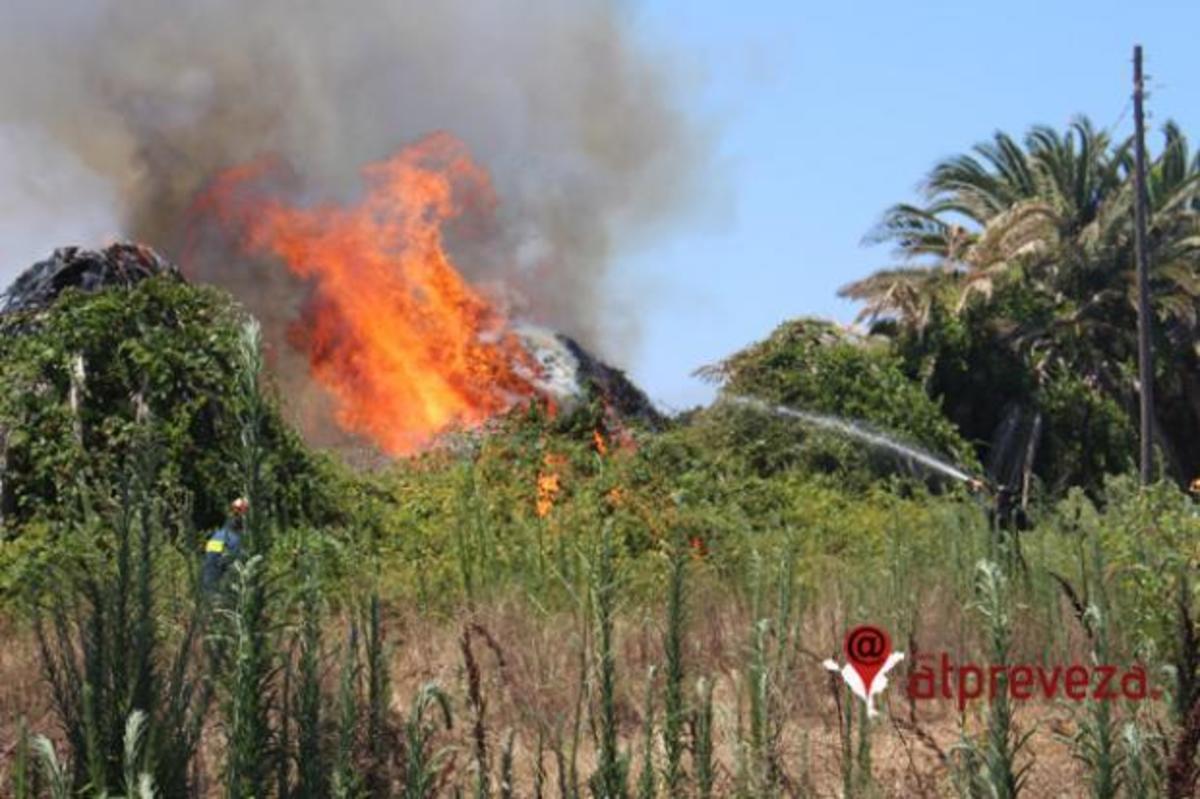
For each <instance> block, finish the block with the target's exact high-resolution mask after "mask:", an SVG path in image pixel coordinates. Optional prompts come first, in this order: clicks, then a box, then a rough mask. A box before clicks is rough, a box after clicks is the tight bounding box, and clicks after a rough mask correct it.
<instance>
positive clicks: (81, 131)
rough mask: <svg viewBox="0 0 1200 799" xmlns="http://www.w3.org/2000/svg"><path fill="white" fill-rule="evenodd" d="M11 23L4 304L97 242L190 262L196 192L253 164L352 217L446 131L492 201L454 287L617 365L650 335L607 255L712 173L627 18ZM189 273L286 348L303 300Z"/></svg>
mask: <svg viewBox="0 0 1200 799" xmlns="http://www.w3.org/2000/svg"><path fill="white" fill-rule="evenodd" d="M3 13H4V17H5V20H4V22H5V24H4V25H3V26H2V28H0V177H2V178H3V179H2V180H0V209H5V208H9V207H21V208H24V209H25V210H24V212H23V213H24V214H25V217H22V218H23V219H25V221H24V222H23V223H22V230H21V231H20V232H19V233H18V232H17V231H15V230H13V229H11V227H12V226H10V227H0V281H3V282H4V283H6V282H7V279H8V278H11V277H12V276H13V274H15V271H16V270H18V269H19V268H21V267H22V266H24V265H25V264H26V263H28V261H29V260H30V259H31V258H32V257H33V256H40V255H43V254H48V252H49V250H50V249H51V248H52V247H53V246H56V245H60V244H68V243H83V244H92V243H96V242H95V241H94V239H95V238H96V237H97V236H99V235H101V233H104V234H112V235H122V236H127V237H131V238H134V239H137V240H139V241H142V242H145V243H148V244H150V245H152V246H154V247H156V248H159V249H160V250H161V251H162V252H164V254H166V255H167V256H168V257H172V258H180V257H181V256H182V252H181V250H182V249H183V246H184V242H185V236H186V234H187V231H188V227H189V223H190V221H191V220H189V208H190V207H191V206H192V203H193V201H194V199H195V197H196V196H197V194H198V192H200V191H202V190H203V188H204V186H205V185H206V182H207V181H208V180H209V179H210V178H211V177H212V176H213V175H214V174H216V173H217V172H219V171H220V170H223V169H225V168H228V167H230V166H232V165H235V164H238V163H242V162H245V161H248V160H251V159H254V158H256V157H259V156H261V155H263V154H272V155H274V156H277V157H278V158H280V159H281V160H282V161H283V162H285V163H287V164H288V165H289V166H290V167H291V168H292V170H294V172H295V174H296V176H297V180H296V181H295V186H294V193H296V194H297V195H299V196H296V197H294V198H293V199H294V200H298V201H305V200H308V201H311V200H315V199H323V200H327V199H331V198H332V199H337V198H348V197H351V196H353V195H354V193H355V192H356V191H358V189H359V175H358V171H357V170H358V167H359V166H360V165H361V164H363V163H365V162H368V161H372V160H376V159H379V158H381V157H384V156H386V155H388V154H389V153H391V152H393V151H394V150H395V149H396V148H397V147H399V146H401V145H403V144H405V143H407V142H410V141H412V140H414V139H416V138H418V137H420V136H422V135H424V134H426V133H429V132H431V131H435V130H448V131H450V132H452V133H453V134H454V135H456V136H458V137H459V138H461V139H462V140H463V141H465V142H466V143H467V145H468V146H469V147H470V148H471V150H472V152H473V153H474V155H475V157H476V158H477V159H478V160H479V161H480V162H481V163H482V164H484V165H485V166H486V167H487V168H488V169H489V170H490V171H491V172H492V175H493V178H494V181H495V185H496V190H497V194H498V196H499V197H500V207H499V209H498V212H497V213H498V216H497V219H496V222H495V225H494V229H493V230H490V231H489V234H488V236H487V237H486V238H485V239H484V240H482V241H474V242H471V241H467V242H463V243H461V244H459V245H458V246H459V247H460V248H461V251H460V253H458V258H457V260H458V263H459V266H460V267H461V268H462V269H463V270H464V271H465V272H466V273H467V276H468V277H469V278H470V279H471V280H472V281H474V282H476V283H478V284H481V285H501V286H504V287H506V290H507V291H508V292H509V293H510V296H509V300H510V302H511V303H512V304H514V305H515V307H514V308H513V311H514V312H515V313H516V314H518V315H521V316H524V317H526V318H530V319H531V320H533V321H536V322H541V323H544V324H548V325H550V326H553V327H556V328H558V329H561V330H564V331H565V332H568V333H571V334H573V335H574V336H576V337H578V338H581V339H582V340H584V341H587V342H589V343H590V344H591V345H592V346H596V347H599V348H600V350H601V351H603V352H606V353H607V354H609V355H610V356H611V355H612V354H613V353H616V352H620V351H621V350H623V349H625V348H626V346H627V345H628V344H630V343H631V342H632V341H633V339H634V338H635V336H636V332H637V331H636V314H635V313H630V312H628V309H622V308H619V307H613V306H614V305H615V304H616V303H613V302H609V301H606V299H605V297H606V295H607V292H606V286H605V281H606V268H607V266H608V265H609V263H610V262H611V260H612V255H613V253H614V248H615V247H616V246H618V244H619V243H623V242H627V241H636V240H638V239H639V238H641V237H642V236H643V235H644V234H646V233H649V232H652V231H654V230H655V229H657V228H658V227H660V226H661V225H662V224H663V223H664V222H666V221H669V220H670V219H671V218H672V217H673V216H674V215H675V214H676V213H677V212H678V211H679V210H680V209H681V208H682V207H683V206H684V205H685V204H686V203H687V200H688V195H689V193H690V192H691V191H692V190H693V188H694V186H693V185H692V183H693V181H692V180H691V178H692V176H693V175H694V174H695V171H696V170H695V168H696V166H697V164H699V163H700V162H702V161H703V160H704V151H705V150H706V148H705V146H704V141H703V137H702V136H698V135H696V133H695V131H694V130H692V126H691V124H690V123H689V121H688V119H687V118H686V116H685V115H684V114H683V113H682V112H681V111H680V110H679V108H678V107H677V103H676V96H675V95H676V87H675V86H674V85H673V80H672V77H671V74H670V71H669V69H667V68H666V67H665V65H664V64H663V62H662V61H661V59H660V57H659V56H657V55H656V54H650V53H647V52H645V48H643V47H641V46H639V45H638V43H637V42H636V41H635V40H634V37H633V35H632V33H631V32H630V24H629V20H628V19H627V14H628V9H626V8H625V7H624V6H623V5H622V4H621V3H619V2H618V3H614V2H602V0H573V1H572V2H562V1H561V0H504V2H500V1H499V0H438V2H417V1H416V0H409V1H404V0H356V1H355V2H345V1H344V0H310V1H309V2H296V0H256V2H251V3H248V2H244V0H190V1H189V2H184V0H174V1H172V2H162V0H93V2H89V3H71V4H67V3H48V2H45V0H6V2H5V10H4V12H3ZM31 187H32V188H33V189H35V190H31ZM26 217H37V218H36V219H32V220H29V219H26ZM109 225H111V226H112V227H111V228H110V227H109ZM71 238H78V239H83V240H82V241H79V242H76V241H72V240H64V239H71ZM43 239H44V240H43ZM35 246H36V247H37V248H38V250H37V251H34V252H31V251H30V250H31V249H33V248H34V247H35ZM452 246H453V242H452ZM187 266H188V268H189V269H190V270H191V274H192V277H195V278H199V279H203V280H209V281H212V282H216V283H218V284H221V285H224V286H226V287H228V288H230V289H231V290H232V291H233V292H234V293H235V295H236V296H238V297H239V298H240V299H241V300H242V301H243V302H245V303H246V304H247V306H248V307H250V309H251V310H252V311H254V312H255V313H256V314H258V315H260V316H262V317H265V318H264V322H265V323H266V325H267V329H268V330H269V331H274V334H273V335H274V337H275V338H276V344H277V346H278V347H279V348H280V349H282V341H281V338H282V335H283V330H284V328H285V326H284V325H283V324H282V323H280V324H272V317H275V318H277V319H278V320H283V319H286V318H289V317H292V318H294V313H295V310H296V308H297V307H299V305H300V304H301V303H302V302H303V287H302V286H299V285H297V284H295V282H294V280H293V279H292V278H290V277H288V276H287V275H286V274H282V270H279V269H277V268H274V267H271V266H270V265H267V264H249V263H246V262H244V261H239V260H237V259H231V258H228V257H217V256H216V255H214V254H213V253H211V252H207V251H206V252H202V253H201V254H200V256H198V257H197V258H196V259H195V261H194V262H189V263H188V264H187Z"/></svg>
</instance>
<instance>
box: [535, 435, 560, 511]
mask: <svg viewBox="0 0 1200 799" xmlns="http://www.w3.org/2000/svg"><path fill="white" fill-rule="evenodd" d="M566 462H567V459H566V457H565V456H563V455H554V454H551V453H549V452H547V453H546V455H545V456H544V457H543V458H542V465H543V466H544V467H545V468H544V469H542V471H540V472H538V478H537V502H536V505H535V507H536V510H537V515H538V516H539V517H541V518H543V519H544V518H545V517H546V516H548V515H550V511H551V510H553V509H554V500H555V498H556V497H557V496H558V492H559V491H561V490H562V484H561V482H560V479H559V475H558V471H557V470H558V469H561V468H562V467H563V465H565V464H566Z"/></svg>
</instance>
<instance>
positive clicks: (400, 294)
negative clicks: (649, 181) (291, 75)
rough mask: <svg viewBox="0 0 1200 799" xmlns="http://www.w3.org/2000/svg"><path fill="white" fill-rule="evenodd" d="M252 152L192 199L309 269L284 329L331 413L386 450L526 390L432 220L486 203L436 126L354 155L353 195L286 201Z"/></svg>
mask: <svg viewBox="0 0 1200 799" xmlns="http://www.w3.org/2000/svg"><path fill="white" fill-rule="evenodd" d="M270 169H271V168H270V165H268V164H264V163H257V164H250V165H245V166H241V167H235V168H234V169H231V170H229V171H227V172H225V173H224V174H222V175H221V176H220V177H219V178H218V179H217V180H216V181H215V183H214V185H213V187H212V189H211V190H210V191H209V192H208V194H207V195H206V196H205V198H204V199H203V200H202V201H201V204H200V209H201V210H206V209H211V210H213V211H215V213H216V215H217V217H218V219H220V220H222V221H223V222H224V223H226V224H227V225H228V226H229V227H231V228H232V229H233V230H235V231H236V232H237V233H238V235H239V238H240V243H241V246H242V248H243V249H244V250H245V251H246V252H247V253H250V254H255V255H269V256H274V257H277V258H279V259H281V260H282V261H283V262H284V263H285V264H286V265H287V268H288V269H289V270H291V271H292V272H293V273H294V274H296V275H298V276H300V277H302V278H306V279H308V280H310V281H311V282H312V289H313V294H312V300H311V302H310V304H309V307H308V308H307V310H306V312H305V315H304V318H303V320H302V321H301V322H300V323H298V324H297V325H296V326H295V328H294V329H293V333H295V334H296V335H297V338H298V339H300V341H301V342H302V346H303V347H304V349H305V350H306V351H307V353H308V356H309V367H310V371H311V373H312V375H313V376H314V377H315V378H316V380H317V381H319V382H320V383H321V384H322V385H323V386H325V387H326V388H327V389H329V391H330V392H331V393H332V394H333V396H334V397H335V399H336V403H337V411H336V418H337V421H338V423H339V424H340V425H341V426H342V427H343V428H345V429H346V430H349V431H351V432H354V433H358V434H362V435H366V436H368V437H369V438H371V439H372V440H373V441H375V442H376V443H377V444H378V445H379V446H380V448H382V449H383V450H384V451H386V452H388V453H390V454H393V455H407V454H412V453H415V452H418V451H420V450H421V449H424V448H426V447H427V446H429V445H430V444H431V443H432V441H433V439H434V438H435V437H436V436H437V435H439V434H440V433H443V432H445V431H448V430H451V429H454V428H459V427H473V426H477V425H479V424H482V423H483V422H485V421H487V420H488V419H490V418H492V417H494V416H495V415H497V414H499V413H502V412H504V411H506V410H508V409H509V408H511V407H512V406H513V405H514V404H516V403H517V402H520V401H523V400H526V399H528V398H531V397H534V396H536V395H537V389H536V388H535V386H534V385H533V383H532V380H531V377H533V376H536V375H537V374H538V372H539V370H538V367H537V364H536V362H535V360H534V359H533V357H532V356H531V355H530V354H529V353H528V352H527V351H526V350H525V348H524V347H523V345H522V344H521V343H520V340H519V339H518V338H517V337H516V335H514V333H513V332H512V331H511V330H510V328H509V326H508V320H507V319H505V317H504V315H503V314H502V313H501V312H500V311H499V309H497V308H496V307H495V306H494V305H493V304H492V303H490V302H488V301H487V299H485V298H484V297H483V296H482V295H481V294H480V293H479V292H478V291H476V290H475V289H474V288H473V287H472V286H471V285H470V284H468V283H467V282H466V280H464V279H463V277H462V275H461V274H460V273H459V271H458V269H457V268H456V267H455V265H454V263H453V262H452V261H451V259H450V256H449V255H448V254H447V252H446V249H445V246H444V240H443V226H444V225H445V224H446V223H447V222H449V221H451V220H453V219H455V218H457V217H459V216H461V215H462V213H463V212H464V210H465V209H466V208H467V207H468V206H470V207H473V208H474V207H481V208H483V209H484V210H490V209H491V207H492V206H494V204H495V197H494V194H493V192H492V186H491V181H490V178H489V177H488V174H487V172H486V171H485V170H484V169H483V168H481V167H480V166H479V165H478V164H476V163H475V162H474V161H473V160H472V159H471V156H470V154H469V153H468V152H467V150H466V147H465V146H464V145H463V144H462V143H461V142H459V141H458V140H457V139H455V138H454V137H452V136H450V135H449V134H446V133H438V134H434V135H431V136H428V137H426V138H424V139H421V140H420V141H418V142H416V143H415V144H412V145H411V146H409V147H406V148H404V149H402V150H400V151H399V152H397V153H396V154H395V155H393V156H392V157H390V158H388V159H386V160H384V161H380V162H377V163H373V164H368V165H367V166H366V167H364V169H363V171H362V174H363V179H364V181H365V183H366V192H365V194H364V196H363V197H362V199H361V201H359V202H358V204H357V205H351V206H348V207H340V206H333V205H319V206H315V207H311V208H297V207H293V206H290V205H287V204H285V203H283V202H281V201H279V200H277V199H275V198H272V197H270V196H267V195H266V194H265V193H264V189H263V188H262V186H263V184H262V181H263V179H264V178H266V177H268V176H269V172H270Z"/></svg>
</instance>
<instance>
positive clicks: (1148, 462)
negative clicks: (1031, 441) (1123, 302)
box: [1133, 44, 1154, 485]
mask: <svg viewBox="0 0 1200 799" xmlns="http://www.w3.org/2000/svg"><path fill="white" fill-rule="evenodd" d="M1143 93H1144V92H1143V85H1142V46H1141V45H1140V44H1139V45H1135V46H1134V48H1133V124H1134V139H1135V141H1134V149H1133V162H1134V174H1133V180H1134V192H1135V194H1136V197H1135V198H1134V204H1133V216H1134V247H1135V249H1136V252H1137V296H1138V306H1137V311H1138V384H1139V392H1138V393H1139V394H1140V395H1141V458H1140V464H1141V478H1142V485H1148V484H1149V483H1150V481H1151V480H1152V479H1153V476H1154V440H1153V429H1154V426H1153V424H1152V422H1153V416H1154V361H1153V353H1152V352H1151V349H1150V323H1151V319H1150V275H1149V271H1150V265H1149V258H1148V256H1147V254H1146V215H1147V210H1146V126H1145V120H1144V118H1143V115H1142V95H1143Z"/></svg>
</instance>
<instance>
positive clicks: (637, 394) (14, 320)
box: [0, 243, 662, 426]
mask: <svg viewBox="0 0 1200 799" xmlns="http://www.w3.org/2000/svg"><path fill="white" fill-rule="evenodd" d="M158 275H167V276H169V277H170V278H171V279H173V280H178V281H181V282H182V281H184V277H183V275H182V273H181V272H180V270H179V269H178V268H177V267H176V266H175V265H174V264H172V263H171V262H170V261H168V260H166V259H165V258H163V257H162V256H160V255H159V254H158V253H156V252H154V251H153V250H152V249H150V248H149V247H145V246H142V245H139V244H132V243H118V244H112V245H110V246H108V247H105V248H103V249H96V250H93V249H85V248H81V247H62V248H60V249H57V250H55V251H54V254H53V255H51V256H50V257H49V258H47V259H46V260H43V261H39V262H38V263H35V264H34V265H33V266H31V267H30V268H29V269H27V270H26V271H25V272H23V273H22V274H21V275H20V276H19V277H17V279H16V281H14V282H13V284H12V285H11V286H9V288H8V289H7V290H6V291H4V292H3V294H0V319H4V320H5V322H6V324H5V328H6V330H8V331H9V332H15V331H19V330H21V329H22V326H23V325H25V324H26V323H27V321H28V320H29V318H30V317H31V316H36V315H38V314H40V313H41V312H43V311H45V310H47V309H49V308H50V307H51V306H52V305H53V303H54V301H55V300H56V299H57V298H58V297H59V295H60V294H62V292H64V291H66V290H67V289H72V288H74V289H79V290H81V291H85V292H97V291H101V290H105V289H113V288H117V289H128V288H130V287H132V286H134V285H135V284H137V283H139V282H140V281H142V280H145V279H148V278H151V277H154V276H158ZM515 340H516V341H518V342H519V343H520V347H521V348H522V350H523V351H522V352H521V355H522V357H523V358H525V359H526V360H527V361H528V363H527V364H524V365H522V364H515V365H514V368H515V369H517V370H518V371H520V370H521V369H528V368H529V367H533V368H532V369H531V370H530V371H529V372H527V373H526V374H525V376H526V378H527V379H528V381H529V383H530V384H531V385H532V386H533V387H534V388H535V389H536V390H537V392H538V393H541V394H542V395H544V396H545V397H547V398H548V399H550V400H551V401H553V402H554V403H556V404H558V405H559V406H560V407H564V408H570V407H572V406H574V405H577V404H578V403H580V402H587V401H590V400H591V399H593V398H599V399H600V401H602V402H603V403H604V405H605V407H606V408H608V409H609V412H610V413H612V414H613V415H615V416H616V417H617V418H618V419H620V420H623V421H634V420H635V421H637V422H639V423H642V424H648V425H650V426H658V425H659V424H660V423H661V422H662V416H661V415H660V414H659V412H658V411H657V410H656V409H655V407H654V405H653V404H652V403H651V402H650V400H649V399H648V398H647V397H646V395H645V394H644V393H643V392H642V391H641V390H640V389H639V388H638V387H637V386H635V385H634V384H633V383H632V382H631V381H630V380H629V379H628V378H627V377H626V376H625V375H624V374H623V373H622V372H621V371H619V370H617V369H614V368H613V367H611V366H609V365H607V364H605V363H604V362H602V361H601V360H599V359H598V358H596V357H595V356H593V355H591V354H590V353H589V352H587V350H585V349H584V348H583V347H582V346H581V345H580V344H579V343H578V342H576V341H574V340H573V339H571V338H569V337H567V336H565V335H563V334H561V333H556V332H554V331H550V330H546V329H545V328H539V327H533V326H517V327H516V329H515ZM400 426H402V425H400Z"/></svg>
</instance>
